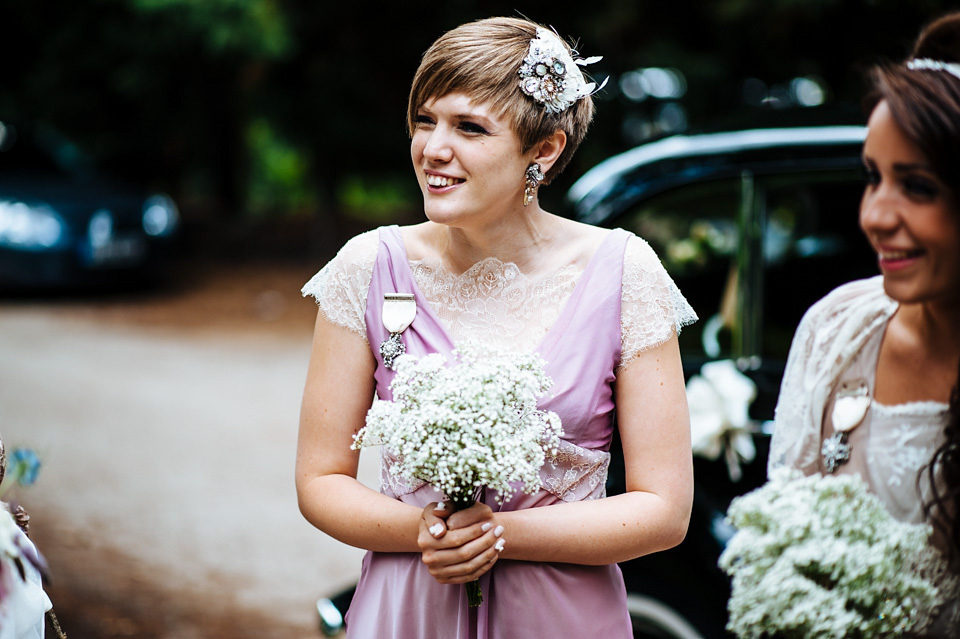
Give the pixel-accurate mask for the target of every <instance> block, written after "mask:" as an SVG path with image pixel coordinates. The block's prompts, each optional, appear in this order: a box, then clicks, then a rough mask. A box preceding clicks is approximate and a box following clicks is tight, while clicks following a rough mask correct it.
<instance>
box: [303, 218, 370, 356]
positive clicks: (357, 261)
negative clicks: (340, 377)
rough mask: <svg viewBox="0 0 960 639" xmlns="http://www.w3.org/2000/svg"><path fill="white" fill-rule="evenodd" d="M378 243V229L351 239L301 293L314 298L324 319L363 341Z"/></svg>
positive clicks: (365, 333) (365, 337)
mask: <svg viewBox="0 0 960 639" xmlns="http://www.w3.org/2000/svg"><path fill="white" fill-rule="evenodd" d="M379 243H380V234H379V232H378V231H377V230H373V231H367V232H366V233H362V234H360V235H358V236H356V237H354V238H352V239H351V240H350V241H348V242H347V243H346V244H344V245H343V248H341V249H340V252H338V253H337V255H336V257H334V258H333V259H332V260H330V262H328V263H327V265H326V266H324V267H323V268H322V269H320V271H319V272H318V273H317V274H316V275H314V276H313V277H312V278H310V281H309V282H307V283H306V284H304V286H303V288H302V289H301V290H300V292H301V293H303V296H304V297H306V296H307V295H311V296H313V298H314V299H316V301H317V306H319V307H320V311H321V312H322V313H323V315H324V317H326V318H327V319H328V320H330V321H331V322H332V323H334V324H337V325H339V326H344V327H346V328H348V329H350V330H351V331H353V332H354V333H357V334H358V335H360V336H361V337H363V339H364V340H366V339H367V327H366V322H365V321H364V315H365V314H366V312H367V293H368V291H369V289H370V280H371V279H372V277H373V263H374V262H375V261H376V259H377V249H378V247H379Z"/></svg>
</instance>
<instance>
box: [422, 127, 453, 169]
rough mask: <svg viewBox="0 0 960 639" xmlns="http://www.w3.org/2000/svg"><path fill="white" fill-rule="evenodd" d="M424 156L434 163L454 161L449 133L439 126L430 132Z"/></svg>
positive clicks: (424, 147) (424, 146)
mask: <svg viewBox="0 0 960 639" xmlns="http://www.w3.org/2000/svg"><path fill="white" fill-rule="evenodd" d="M423 156H424V157H425V158H427V159H428V160H432V161H434V162H449V161H450V160H451V159H453V148H452V147H451V146H450V135H449V133H448V132H447V131H445V130H444V129H443V128H442V127H439V126H438V127H436V128H435V129H433V130H432V131H430V133H429V137H428V138H427V141H426V143H425V144H424V145H423Z"/></svg>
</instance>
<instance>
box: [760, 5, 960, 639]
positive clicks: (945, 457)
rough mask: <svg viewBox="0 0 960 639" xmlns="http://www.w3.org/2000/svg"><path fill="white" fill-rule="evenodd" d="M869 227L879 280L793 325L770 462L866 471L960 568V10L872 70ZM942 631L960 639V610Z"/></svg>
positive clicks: (948, 614)
mask: <svg viewBox="0 0 960 639" xmlns="http://www.w3.org/2000/svg"><path fill="white" fill-rule="evenodd" d="M872 80H873V91H872V92H871V94H870V97H869V101H868V106H870V107H871V113H870V118H869V122H868V133H867V138H866V141H865V143H864V148H863V163H864V168H865V171H866V175H867V184H866V187H865V190H864V194H863V199H862V201H861V204H860V226H861V228H862V230H863V232H864V234H865V235H866V237H867V239H868V241H869V242H870V244H871V245H872V246H873V248H874V250H875V251H876V253H877V258H878V263H879V266H880V270H881V273H882V274H881V275H880V276H878V277H875V278H872V279H868V280H862V281H857V282H852V283H850V284H846V285H844V286H841V287H840V288H838V289H837V290H835V291H833V292H832V293H830V294H829V295H828V296H827V297H825V298H824V299H823V300H821V301H820V302H818V303H817V304H816V305H814V306H813V307H812V308H811V309H810V310H809V311H808V312H807V314H806V316H805V317H804V320H803V322H802V323H801V325H800V327H799V328H798V329H797V334H796V336H795V337H794V343H793V346H792V347H791V352H790V358H789V360H788V363H787V370H786V372H785V374H784V380H783V385H782V389H781V394H780V403H779V404H778V406H777V413H776V429H775V433H774V438H773V442H772V446H771V455H770V467H771V470H772V469H773V468H776V467H779V466H785V465H786V466H793V467H796V468H799V469H801V470H802V471H804V472H805V473H808V474H812V473H822V474H829V473H835V474H856V475H859V476H861V477H862V478H863V479H864V480H865V481H866V482H867V484H868V485H869V487H870V489H871V490H872V491H873V492H875V493H876V494H877V495H878V496H879V497H880V498H881V500H882V501H883V503H884V504H885V505H886V507H887V509H888V510H889V511H890V512H891V513H892V514H893V515H894V516H895V517H897V518H898V519H900V520H903V521H910V522H922V521H925V520H927V521H930V522H931V523H933V524H934V527H935V530H936V535H935V540H936V543H937V545H939V546H940V547H941V548H942V549H943V550H944V551H945V552H946V554H947V556H948V557H950V558H951V559H952V561H953V562H954V565H955V566H957V565H960V522H958V505H960V423H958V421H960V397H958V393H960V391H958V379H960V372H958V369H960V13H957V14H951V15H948V16H945V17H943V18H941V19H939V20H937V21H935V22H934V23H932V24H931V25H930V26H929V27H927V28H926V29H925V30H924V31H923V32H922V33H921V35H920V37H919V38H918V40H917V43H916V45H915V47H914V51H913V53H912V55H911V57H910V58H909V59H908V60H907V61H905V62H904V63H902V64H898V65H894V66H881V67H878V68H876V69H875V70H874V72H873V76H872ZM948 608H952V609H950V610H945V611H943V612H942V613H941V618H940V619H939V621H938V623H937V626H936V629H935V630H933V631H932V632H934V635H935V636H942V637H956V636H960V635H958V633H960V621H958V619H957V613H958V610H960V606H957V605H954V606H952V607H951V606H948Z"/></svg>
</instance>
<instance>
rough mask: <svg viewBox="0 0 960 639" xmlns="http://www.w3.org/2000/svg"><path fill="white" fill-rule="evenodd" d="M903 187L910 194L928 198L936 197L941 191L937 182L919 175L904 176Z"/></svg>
mask: <svg viewBox="0 0 960 639" xmlns="http://www.w3.org/2000/svg"><path fill="white" fill-rule="evenodd" d="M903 188H904V190H906V192H907V193H908V194H910V195H914V196H916V197H921V198H927V199H929V198H934V197H936V196H937V193H938V192H939V189H938V188H937V185H936V183H935V182H933V181H932V180H930V179H928V178H925V177H918V176H911V177H907V178H904V180H903Z"/></svg>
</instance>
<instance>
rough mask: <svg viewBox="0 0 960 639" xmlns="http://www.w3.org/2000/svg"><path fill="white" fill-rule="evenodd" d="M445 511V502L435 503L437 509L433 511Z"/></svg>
mask: <svg viewBox="0 0 960 639" xmlns="http://www.w3.org/2000/svg"><path fill="white" fill-rule="evenodd" d="M446 509H447V504H446V502H442V501H440V502H437V507H436V508H434V510H446Z"/></svg>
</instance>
